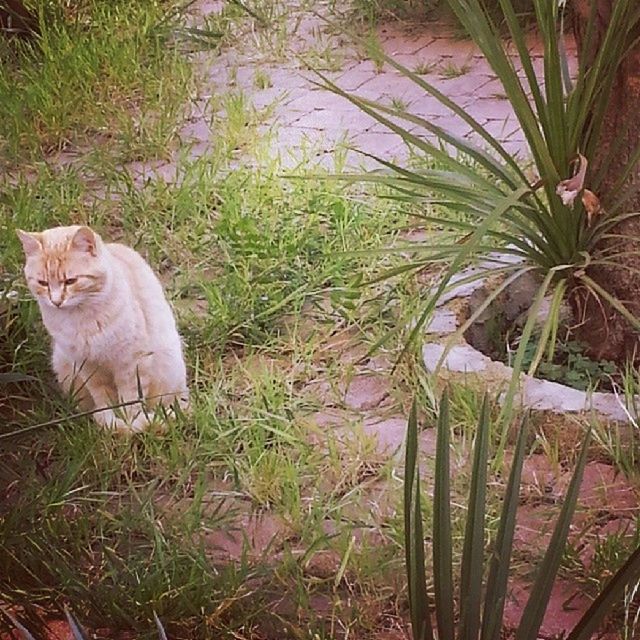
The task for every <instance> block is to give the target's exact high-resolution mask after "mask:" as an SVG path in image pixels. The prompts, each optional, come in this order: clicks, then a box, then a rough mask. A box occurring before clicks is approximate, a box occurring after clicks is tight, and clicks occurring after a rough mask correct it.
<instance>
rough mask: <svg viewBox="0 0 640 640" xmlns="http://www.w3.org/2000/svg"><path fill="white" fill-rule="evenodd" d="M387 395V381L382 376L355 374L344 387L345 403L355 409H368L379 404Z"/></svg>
mask: <svg viewBox="0 0 640 640" xmlns="http://www.w3.org/2000/svg"><path fill="white" fill-rule="evenodd" d="M388 395H389V381H388V379H386V378H384V377H382V376H377V375H376V376H373V375H364V374H363V375H358V376H355V377H354V378H353V379H352V380H351V382H350V383H349V386H348V387H347V389H346V393H345V397H344V402H345V404H346V405H347V406H348V407H349V408H351V409H355V410H357V411H368V410H370V409H374V408H375V407H377V406H379V405H380V404H381V403H382V401H383V400H384V399H385V398H386V397H387V396H388Z"/></svg>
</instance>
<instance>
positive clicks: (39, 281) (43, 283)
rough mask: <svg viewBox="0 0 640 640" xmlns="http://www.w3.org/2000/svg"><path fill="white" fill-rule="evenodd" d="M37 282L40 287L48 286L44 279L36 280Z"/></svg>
mask: <svg viewBox="0 0 640 640" xmlns="http://www.w3.org/2000/svg"><path fill="white" fill-rule="evenodd" d="M38 284H39V285H40V286H41V287H48V286H49V283H48V282H47V281H46V280H38Z"/></svg>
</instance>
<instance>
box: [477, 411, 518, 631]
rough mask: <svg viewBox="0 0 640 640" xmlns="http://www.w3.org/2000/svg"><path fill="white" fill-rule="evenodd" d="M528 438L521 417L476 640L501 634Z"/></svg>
mask: <svg viewBox="0 0 640 640" xmlns="http://www.w3.org/2000/svg"><path fill="white" fill-rule="evenodd" d="M528 435H529V418H528V416H525V417H524V418H523V419H522V422H521V423H520V432H519V433H518V441H517V443H516V448H515V451H514V455H513V462H512V464H511V472H510V473H509V480H508V482H507V488H506V492H505V497H504V504H503V505H502V513H501V515H500V524H499V526H498V535H497V536H496V542H495V546H494V549H493V552H492V554H491V560H490V562H489V577H488V578H487V588H486V592H485V597H484V613H483V615H482V635H481V638H480V640H499V638H500V636H501V633H502V616H503V613H504V605H505V600H506V597H507V581H508V579H509V566H510V564H511V551H512V549H513V536H514V532H515V527H516V512H517V509H518V502H519V498H520V479H521V477H522V465H523V463H524V455H525V451H526V446H527V437H528Z"/></svg>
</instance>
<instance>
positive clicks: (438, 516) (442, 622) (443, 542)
mask: <svg viewBox="0 0 640 640" xmlns="http://www.w3.org/2000/svg"><path fill="white" fill-rule="evenodd" d="M450 428H451V425H450V422H449V393H448V391H447V389H445V390H444V392H443V393H442V399H441V400H440V407H439V414H438V432H437V441H436V459H435V461H436V470H435V486H434V492H433V579H434V588H435V603H434V604H435V612H436V621H437V624H438V640H454V638H455V627H454V622H453V611H454V602H453V559H452V558H453V552H452V548H451V539H452V534H451V491H450V477H449V474H450V473H451V469H450V464H449V447H450V444H451V438H450V431H449V430H450Z"/></svg>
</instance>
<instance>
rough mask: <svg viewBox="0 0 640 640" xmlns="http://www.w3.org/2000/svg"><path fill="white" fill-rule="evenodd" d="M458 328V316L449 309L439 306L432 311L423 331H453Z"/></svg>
mask: <svg viewBox="0 0 640 640" xmlns="http://www.w3.org/2000/svg"><path fill="white" fill-rule="evenodd" d="M457 328H458V318H457V316H456V314H455V313H454V312H453V311H451V309H446V308H442V307H441V308H439V309H436V310H435V311H434V312H433V316H432V317H431V320H430V321H429V322H428V324H427V326H426V329H425V331H426V332H427V333H453V332H454V331H455V330H456V329H457Z"/></svg>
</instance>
